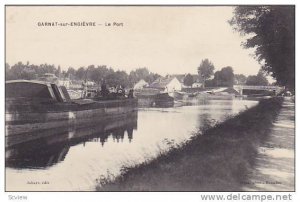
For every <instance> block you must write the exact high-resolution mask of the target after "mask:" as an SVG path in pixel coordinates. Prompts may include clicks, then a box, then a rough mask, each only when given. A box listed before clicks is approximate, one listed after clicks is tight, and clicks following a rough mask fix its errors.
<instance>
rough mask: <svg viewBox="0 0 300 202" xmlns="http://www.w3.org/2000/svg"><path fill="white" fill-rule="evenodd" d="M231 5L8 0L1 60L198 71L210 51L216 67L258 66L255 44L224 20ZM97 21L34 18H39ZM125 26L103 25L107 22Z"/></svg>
mask: <svg viewBox="0 0 300 202" xmlns="http://www.w3.org/2000/svg"><path fill="white" fill-rule="evenodd" d="M232 11H233V8H232V7H229V6H228V7H224V6H223V7H222V6H215V7H209V6H191V7H187V6H185V7H178V6H172V7H158V6H154V7H145V6H144V7H137V6H135V7H122V6H121V7H120V6H119V7H112V6H102V7H101V6H94V7H93V6H88V7H87V6H85V7H80V6H71V7H66V6H65V7H63V6H47V7H41V6H35V7H31V6H26V7H22V6H19V7H14V6H7V7H6V62H7V63H8V64H10V65H13V64H15V63H17V62H19V61H21V62H23V63H26V62H27V61H29V62H30V64H42V63H47V64H54V65H56V66H58V65H60V66H61V69H62V70H67V69H68V67H74V68H75V69H77V68H79V67H81V66H88V65H107V66H108V67H112V68H113V69H115V70H125V71H126V72H128V73H129V72H130V71H131V70H134V69H136V68H139V67H147V68H148V69H149V70H150V71H151V72H154V73H159V74H162V75H166V74H184V73H193V74H195V73H197V67H198V66H199V65H200V63H201V60H203V59H205V58H208V59H209V60H210V61H211V62H212V63H213V64H214V66H215V70H220V69H221V68H222V67H226V66H231V67H233V69H234V73H236V74H245V75H253V74H257V72H258V70H259V68H260V65H259V64H258V62H257V61H256V60H255V59H254V58H253V57H252V55H253V50H248V49H243V48H242V47H241V43H242V42H243V41H244V38H243V37H242V36H240V35H239V33H237V32H234V31H233V29H232V27H231V26H230V25H229V24H228V20H229V19H231V17H232V16H233V13H232ZM83 21H84V22H95V24H96V26H93V27H88V26H80V27H79V26H76V27H74V26H73V27H72V26H53V27H49V26H39V25H41V24H42V23H44V22H57V23H71V22H83ZM114 22H116V23H119V25H121V23H122V24H123V26H105V24H108V23H114Z"/></svg>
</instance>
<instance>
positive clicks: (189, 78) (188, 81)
mask: <svg viewBox="0 0 300 202" xmlns="http://www.w3.org/2000/svg"><path fill="white" fill-rule="evenodd" d="M193 83H194V77H193V76H192V75H191V74H187V75H186V76H185V77H184V79H183V84H184V85H185V86H192V85H193Z"/></svg>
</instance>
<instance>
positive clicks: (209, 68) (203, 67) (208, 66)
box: [198, 59, 215, 87]
mask: <svg viewBox="0 0 300 202" xmlns="http://www.w3.org/2000/svg"><path fill="white" fill-rule="evenodd" d="M214 69H215V66H214V65H213V63H211V62H210V61H209V60H208V59H204V60H202V61H201V64H200V66H199V67H198V75H199V76H200V79H201V80H202V81H203V86H204V87H205V80H206V79H209V78H210V77H211V76H212V75H213V73H214Z"/></svg>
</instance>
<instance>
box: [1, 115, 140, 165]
mask: <svg viewBox="0 0 300 202" xmlns="http://www.w3.org/2000/svg"><path fill="white" fill-rule="evenodd" d="M136 128H137V112H134V113H132V114H129V115H126V116H122V117H119V118H115V119H113V120H110V121H104V122H101V123H99V124H98V125H94V126H90V127H88V128H80V129H77V130H76V129H73V130H70V129H69V131H66V132H63V133H60V134H55V135H52V136H50V137H47V138H42V139H38V140H35V141H31V142H27V143H22V144H19V145H17V146H14V147H11V148H9V149H7V150H6V167H11V168H19V169H20V168H45V167H49V166H52V165H54V164H56V163H59V162H61V161H63V160H64V159H65V156H66V155H67V153H68V151H69V148H70V147H72V146H76V145H77V144H81V143H82V144H83V145H85V143H86V142H99V143H100V144H101V145H102V146H104V143H105V142H106V141H107V139H108V138H109V137H112V138H113V139H114V140H116V141H117V142H119V141H120V140H121V141H123V139H124V136H125V133H127V135H128V139H129V142H131V140H132V138H133V130H134V129H136ZM52 133H53V131H52Z"/></svg>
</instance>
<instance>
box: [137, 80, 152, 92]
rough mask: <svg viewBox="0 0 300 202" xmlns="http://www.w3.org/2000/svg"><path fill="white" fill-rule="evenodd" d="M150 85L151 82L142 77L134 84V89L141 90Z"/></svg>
mask: <svg viewBox="0 0 300 202" xmlns="http://www.w3.org/2000/svg"><path fill="white" fill-rule="evenodd" d="M148 86H149V84H148V83H147V82H146V81H145V80H144V79H141V80H140V81H139V82H137V83H136V84H135V85H134V87H133V89H134V90H140V89H143V88H145V87H148Z"/></svg>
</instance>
